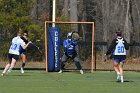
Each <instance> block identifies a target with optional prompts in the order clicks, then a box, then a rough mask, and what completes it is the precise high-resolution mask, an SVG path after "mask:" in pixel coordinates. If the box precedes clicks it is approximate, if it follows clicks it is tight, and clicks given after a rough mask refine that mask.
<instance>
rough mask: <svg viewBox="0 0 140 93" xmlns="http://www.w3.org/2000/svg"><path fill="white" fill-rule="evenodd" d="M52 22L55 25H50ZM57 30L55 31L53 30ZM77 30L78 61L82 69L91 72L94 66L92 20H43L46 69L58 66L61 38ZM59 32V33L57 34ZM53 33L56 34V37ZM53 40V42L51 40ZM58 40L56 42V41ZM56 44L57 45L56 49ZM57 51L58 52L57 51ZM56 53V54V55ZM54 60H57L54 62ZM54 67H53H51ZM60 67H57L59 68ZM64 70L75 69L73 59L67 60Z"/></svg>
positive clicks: (60, 55)
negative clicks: (78, 37) (78, 39)
mask: <svg viewBox="0 0 140 93" xmlns="http://www.w3.org/2000/svg"><path fill="white" fill-rule="evenodd" d="M52 24H53V25H55V27H52ZM57 30H58V31H59V32H57V33H55V31H57ZM73 31H75V32H77V33H78V34H79V36H80V38H81V39H80V41H79V43H78V54H79V57H80V63H81V65H82V68H83V69H84V70H89V71H91V72H93V68H94V66H93V65H94V55H93V54H94V22H50V21H45V30H44V33H45V62H46V71H47V72H48V71H49V69H50V68H52V71H53V70H54V68H55V66H57V65H58V66H60V64H61V57H62V55H63V53H64V50H63V40H65V39H67V33H69V32H73ZM58 33H59V34H58ZM55 35H58V37H56V36H55ZM53 40H54V42H53ZM56 40H58V42H56ZM57 46H60V47H58V49H57ZM57 52H58V53H57ZM56 55H58V56H56ZM56 61H59V62H58V63H56ZM53 67H54V68H53ZM59 69H60V67H59V68H58V69H57V70H59ZM65 69H66V70H76V69H77V68H76V66H75V64H74V62H73V60H71V59H70V60H68V61H67V62H66V64H65Z"/></svg>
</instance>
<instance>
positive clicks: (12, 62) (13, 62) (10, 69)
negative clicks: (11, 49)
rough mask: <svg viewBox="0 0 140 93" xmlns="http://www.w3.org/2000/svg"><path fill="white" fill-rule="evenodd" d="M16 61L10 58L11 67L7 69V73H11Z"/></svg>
mask: <svg viewBox="0 0 140 93" xmlns="http://www.w3.org/2000/svg"><path fill="white" fill-rule="evenodd" d="M16 61H17V60H16V59H15V58H12V61H11V65H10V67H9V69H8V72H11V71H12V69H13V68H14V66H15V64H16Z"/></svg>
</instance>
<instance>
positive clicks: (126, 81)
mask: <svg viewBox="0 0 140 93" xmlns="http://www.w3.org/2000/svg"><path fill="white" fill-rule="evenodd" d="M113 82H117V83H121V81H113ZM129 82H134V81H130V80H124V83H129Z"/></svg>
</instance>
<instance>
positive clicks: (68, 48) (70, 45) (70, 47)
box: [63, 40, 78, 57]
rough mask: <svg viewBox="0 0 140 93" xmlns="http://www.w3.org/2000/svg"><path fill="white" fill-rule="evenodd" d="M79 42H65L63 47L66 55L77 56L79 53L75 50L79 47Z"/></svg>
mask: <svg viewBox="0 0 140 93" xmlns="http://www.w3.org/2000/svg"><path fill="white" fill-rule="evenodd" d="M77 43H78V42H77V41H70V40H64V42H63V46H64V48H65V49H64V52H65V55H67V56H69V57H72V56H74V55H76V54H77V51H76V49H75V46H76V45H77Z"/></svg>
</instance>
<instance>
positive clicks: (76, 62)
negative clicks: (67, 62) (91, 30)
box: [74, 55, 84, 74]
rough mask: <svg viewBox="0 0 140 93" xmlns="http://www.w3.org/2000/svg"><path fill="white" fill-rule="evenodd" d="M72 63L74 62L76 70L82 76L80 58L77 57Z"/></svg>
mask: <svg viewBox="0 0 140 93" xmlns="http://www.w3.org/2000/svg"><path fill="white" fill-rule="evenodd" d="M74 62H75V65H76V67H77V69H78V70H80V74H84V72H83V70H82V66H81V64H80V58H79V57H78V56H77V55H76V56H75V57H74Z"/></svg>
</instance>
